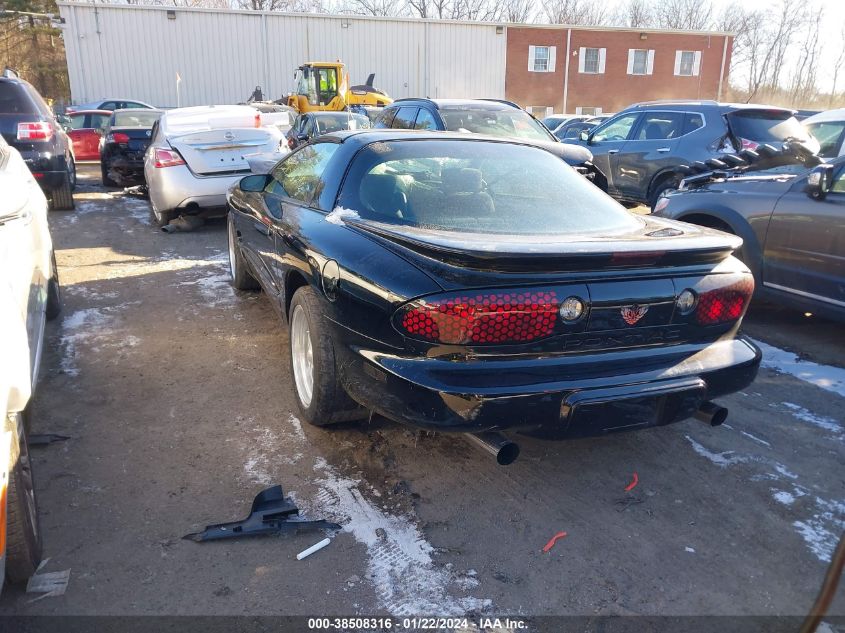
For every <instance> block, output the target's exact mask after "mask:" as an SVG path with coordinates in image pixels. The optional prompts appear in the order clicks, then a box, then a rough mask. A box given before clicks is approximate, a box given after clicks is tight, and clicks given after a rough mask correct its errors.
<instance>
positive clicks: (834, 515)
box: [0, 168, 845, 616]
mask: <svg viewBox="0 0 845 633" xmlns="http://www.w3.org/2000/svg"><path fill="white" fill-rule="evenodd" d="M96 174H97V172H96V171H95V170H92V169H90V168H88V169H86V170H85V171H84V172H83V174H82V181H81V186H80V188H79V190H78V192H77V209H76V211H75V212H57V213H53V214H51V216H50V220H51V224H52V231H53V237H54V240H55V243H56V248H57V257H58V263H59V267H60V276H61V280H62V282H63V292H64V301H65V306H64V313H63V315H62V317H61V318H60V319H59V320H57V321H56V322H54V323H52V324H51V325H50V327H49V332H48V345H47V351H46V353H45V356H44V361H43V368H42V381H41V385H40V393H39V394H38V396H37V400H36V402H35V406H34V411H33V424H34V431H35V432H37V433H57V434H62V435H67V436H70V439H69V440H67V441H65V442H61V443H56V444H52V445H50V446H47V447H41V448H37V449H35V451H36V452H35V475H36V485H37V494H38V501H39V505H40V516H41V525H42V529H43V533H44V543H45V556H47V557H49V558H50V560H49V562H48V563H47V565H46V567H45V571H56V570H64V569H70V570H71V575H70V583H69V585H68V588H67V592H66V593H65V594H64V595H63V596H59V597H51V598H46V599H43V600H39V601H37V602H31V600H32V598H33V597H34V596H33V594H26V593H24V592H23V591H21V590H20V589H16V588H7V589H6V591H5V592H4V593H3V596H2V600H0V614H7V615H8V614H53V615H66V614H86V615H92V614H120V615H133V614H183V615H185V614H251V615H274V614H301V615H325V614H337V615H353V614H373V613H392V614H397V615H401V614H419V613H427V614H450V613H451V614H456V613H487V614H496V615H505V614H512V615H523V616H530V615H542V614H575V615H596V614H602V615H614V614H639V615H650V614H672V615H710V614H726V615H727V614H755V615H761V614H766V615H801V614H804V613H806V611H807V609H808V608H809V606H810V605H811V603H812V601H813V599H814V597H815V595H816V593H817V591H818V588H819V584H820V582H821V579H822V576H823V574H824V572H825V570H826V566H827V563H826V561H828V560H829V559H830V556H831V553H832V551H833V548H834V546H835V543H836V540H837V538H838V536H839V534H840V533H841V532H842V531H843V529H845V422H843V417H845V369H842V367H843V366H845V363H843V360H842V359H843V358H845V337H843V336H842V334H841V333H842V326H841V325H836V324H833V323H829V322H824V321H821V320H819V319H817V318H815V317H809V318H808V317H804V316H803V315H800V314H794V313H792V312H790V311H788V310H782V309H777V308H773V307H771V306H765V305H760V306H755V307H754V309H753V310H752V314H751V316H750V317H749V319H748V321H747V326H746V330H747V331H748V333H750V334H751V335H752V336H753V338H754V339H756V340H758V341H762V342H763V343H767V344H768V345H770V346H772V347H768V346H767V347H765V348H764V349H765V351H766V356H767V363H766V368H765V369H763V370H761V372H760V375H759V378H758V379H757V381H756V383H754V384H753V385H752V386H751V387H750V388H749V389H748V390H746V391H745V392H742V393H738V394H735V395H733V396H731V397H728V398H724V399H723V400H722V401H721V402H722V404H724V405H725V406H727V407H729V408H730V411H731V415H730V418H729V420H728V423H727V424H725V425H724V426H723V427H721V428H717V429H711V428H709V427H707V426H705V425H703V424H701V423H700V422H696V421H688V422H683V423H680V424H676V425H674V426H671V427H667V428H659V429H654V430H648V431H641V432H637V433H631V434H622V435H615V436H610V437H606V438H601V439H589V440H578V441H569V442H555V443H548V442H546V443H544V442H541V441H538V440H532V439H528V438H521V440H520V445H521V448H522V455H521V457H520V459H519V460H518V461H517V462H516V463H515V464H513V465H512V466H509V467H499V466H497V465H496V463H495V461H494V460H493V459H491V458H490V457H489V456H488V455H486V454H484V453H481V452H480V451H479V450H477V449H475V448H474V447H472V446H470V445H468V444H467V442H466V441H465V440H464V439H462V438H460V437H454V436H447V435H432V434H425V433H415V432H412V431H410V430H407V429H405V428H402V427H400V426H397V425H395V424H393V423H390V422H388V421H386V420H383V419H379V418H376V419H373V420H372V421H371V422H370V423H369V424H365V425H363V426H346V427H342V428H338V429H332V430H322V429H317V428H313V427H309V426H304V425H302V424H300V422H299V419H298V418H297V411H296V407H295V404H294V400H293V395H292V391H291V386H290V382H291V377H290V371H289V367H288V360H287V351H286V350H287V347H286V346H287V331H286V329H285V327H284V326H283V324H282V323H281V322H280V321H279V320H278V318H277V317H276V315H275V313H274V312H273V311H272V309H271V307H270V305H269V303H268V302H267V300H266V298H265V297H264V296H262V295H261V294H251V293H240V292H235V291H233V290H232V288H231V287H230V285H229V282H228V262H227V259H226V251H225V248H226V232H225V224H224V223H223V222H221V221H217V222H212V223H209V224H208V225H206V226H205V227H203V228H202V229H200V230H197V231H195V232H192V233H183V234H173V235H167V234H164V233H162V232H159V231H157V230H155V229H154V228H153V226H151V224H150V221H149V217H148V207H147V203H146V201H143V200H136V199H132V198H126V197H124V196H122V195H121V194H119V193H117V192H107V191H105V190H103V189H101V188H100V187H99V186H98V179H97V175H96ZM796 355H797V356H798V358H796ZM634 473H636V474H637V477H638V480H639V483H638V485H637V486H636V487H635V488H633V489H632V490H631V491H630V492H626V491H625V487H626V486H627V485H628V483H629V482H631V481H632V478H633V476H634ZM275 483H278V484H281V485H282V486H283V487H284V489H285V491H286V492H288V493H290V494H291V495H292V496H293V497H294V498H295V500H296V501H297V503H298V504H299V506H300V508H301V509H302V513H303V515H304V516H306V517H309V518H330V519H333V520H336V521H338V522H340V523H341V524H343V530H342V531H341V532H340V533H339V534H338V535H336V536H335V537H334V538H333V539H332V542H331V544H330V545H329V546H328V547H327V548H326V549H324V550H322V551H320V552H318V553H317V554H315V555H313V556H311V557H309V558H307V559H305V560H303V561H297V560H295V556H296V554H297V553H298V552H300V551H302V550H304V549H305V548H306V547H308V546H310V545H312V544H313V543H316V542H317V541H319V540H320V539H321V538H323V535H322V534H299V535H287V536H280V537H267V538H257V539H245V540H240V541H236V540H230V541H220V542H213V543H203V544H197V543H194V542H191V541H186V540H181V537H182V536H183V535H184V534H187V533H189V532H194V531H198V530H201V529H202V528H203V527H204V526H205V525H206V524H210V523H218V522H223V521H230V520H235V519H238V518H242V517H244V516H246V514H247V513H248V510H249V506H250V503H251V500H252V498H253V496H254V495H255V494H256V493H257V492H258V491H260V490H261V489H262V488H264V487H266V486H268V485H271V484H275ZM559 531H565V532H567V536H566V537H565V538H563V539H562V540H559V541H558V542H557V543H556V545H555V546H554V548H553V549H552V550H551V551H550V552H549V553H543V552H542V547H543V545H544V544H545V543H546V542H547V541H548V540H549V538H550V537H551V536H552V535H554V534H555V533H556V532H559ZM842 594H843V592H842V591H840V596H839V598H838V599H837V601H836V602H835V603H834V607H833V612H834V613H836V614H839V615H843V614H845V600H843V597H842Z"/></svg>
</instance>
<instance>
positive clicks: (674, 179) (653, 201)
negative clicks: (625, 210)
mask: <svg viewBox="0 0 845 633" xmlns="http://www.w3.org/2000/svg"><path fill="white" fill-rule="evenodd" d="M680 184H681V179H680V178H679V177H678V176H676V175H675V174H672V175H669V176H666V177H664V178H663V179H661V180H659V181H658V182H657V184H655V185H654V189H653V190H652V192H651V197H650V198H649V199H648V203H649V206H650V207H651V210H652V211H654V207H655V205H657V201H658V200H660V196H662V195H663V194H664V193H666V192H667V191H672V190H673V189H677V188H678V186H679V185H680Z"/></svg>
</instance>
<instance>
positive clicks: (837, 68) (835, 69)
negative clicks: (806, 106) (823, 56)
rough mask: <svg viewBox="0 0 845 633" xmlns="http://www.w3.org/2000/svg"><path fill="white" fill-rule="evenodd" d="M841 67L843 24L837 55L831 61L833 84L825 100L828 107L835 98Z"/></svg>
mask: <svg viewBox="0 0 845 633" xmlns="http://www.w3.org/2000/svg"><path fill="white" fill-rule="evenodd" d="M843 67H845V24H843V25H842V29H841V30H840V31H839V56H838V57H837V58H836V59H835V60H834V62H833V70H832V79H833V84H832V85H831V87H830V98H829V99H828V102H827V107H828V108H833V104H834V101H835V100H836V87H837V82H838V81H839V73H840V72H842V69H843Z"/></svg>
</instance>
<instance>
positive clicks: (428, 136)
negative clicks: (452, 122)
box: [321, 128, 557, 147]
mask: <svg viewBox="0 0 845 633" xmlns="http://www.w3.org/2000/svg"><path fill="white" fill-rule="evenodd" d="M321 138H334V139H337V140H338V141H340V142H341V143H352V144H355V145H357V146H359V147H363V146H364V145H369V144H370V143H379V142H387V141H407V140H417V141H419V140H424V141H428V140H430V141H443V140H452V141H488V142H493V143H503V144H506V145H523V146H526V147H542V145H544V144H548V145H550V146H553V145H557V143H555V142H554V141H552V140H549V141H539V140H537V141H531V140H529V139H520V138H510V137H508V138H504V137H501V136H489V135H486V134H474V133H473V134H467V133H466V132H443V131H437V130H435V131H423V130H399V129H393V128H381V129H376V130H373V129H365V130H340V131H337V132H331V133H329V134H325V135H323V136H322V137H321Z"/></svg>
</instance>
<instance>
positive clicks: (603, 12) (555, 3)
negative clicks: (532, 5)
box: [543, 0, 608, 26]
mask: <svg viewBox="0 0 845 633" xmlns="http://www.w3.org/2000/svg"><path fill="white" fill-rule="evenodd" d="M543 12H544V13H545V14H546V18H547V19H548V21H549V23H551V24H578V25H590V26H595V25H599V24H604V23H605V22H606V21H607V19H608V11H607V5H603V4H600V3H598V2H594V1H592V0H549V1H548V2H546V3H544V5H543Z"/></svg>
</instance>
